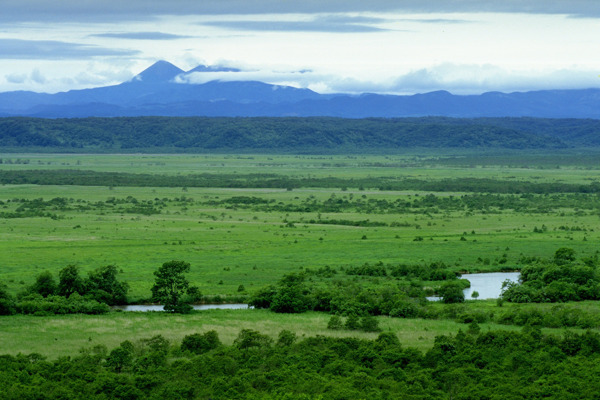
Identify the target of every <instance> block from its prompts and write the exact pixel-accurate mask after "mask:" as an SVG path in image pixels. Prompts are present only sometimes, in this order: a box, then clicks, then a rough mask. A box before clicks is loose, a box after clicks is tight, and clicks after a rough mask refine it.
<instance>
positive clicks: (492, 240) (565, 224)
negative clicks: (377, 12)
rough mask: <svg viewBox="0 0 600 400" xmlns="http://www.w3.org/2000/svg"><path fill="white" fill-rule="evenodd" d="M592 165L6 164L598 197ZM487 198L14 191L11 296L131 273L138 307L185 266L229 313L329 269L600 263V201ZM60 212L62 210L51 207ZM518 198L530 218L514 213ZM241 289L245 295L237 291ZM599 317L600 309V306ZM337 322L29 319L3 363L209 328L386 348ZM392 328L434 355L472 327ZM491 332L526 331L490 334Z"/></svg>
mask: <svg viewBox="0 0 600 400" xmlns="http://www.w3.org/2000/svg"><path fill="white" fill-rule="evenodd" d="M594 157H595V155H590V154H584V155H577V154H558V155H549V156H543V155H540V154H534V155H531V156H529V157H526V156H523V155H521V156H520V157H517V156H514V155H475V154H470V155H469V154H467V155H460V156H452V155H449V154H442V155H441V156H440V155H435V154H433V153H430V152H428V153H426V154H425V155H420V156H418V155H413V154H407V155H395V156H322V155H321V156H309V155H302V156H291V155H288V156H275V155H243V156H241V155H240V156H236V155H33V154H3V155H0V159H2V163H1V164H0V171H9V170H31V169H42V170H50V171H58V170H65V169H81V170H91V171H99V172H127V173H140V174H142V173H143V174H161V175H168V176H173V177H176V176H179V175H187V174H199V173H211V174H217V175H218V174H234V175H235V174H239V175H240V176H242V175H246V174H251V173H262V174H264V173H269V174H275V175H277V176H282V177H320V178H327V177H335V178H341V179H347V180H349V182H351V181H350V180H351V179H358V178H369V177H373V178H381V177H396V178H398V177H400V178H415V179H422V180H431V181H441V180H443V179H454V180H461V179H467V178H478V179H489V180H499V181H504V182H509V183H510V182H515V183H516V182H535V183H540V182H542V183H548V184H553V183H568V184H578V185H589V184H590V183H594V182H596V183H597V182H600V165H599V164H597V163H594V162H593V159H594ZM578 159H579V160H580V162H577V161H578ZM596 159H597V158H596ZM432 195H433V197H431V196H432ZM428 196H429V197H428ZM473 196H475V197H476V201H488V200H489V201H491V203H490V205H486V206H484V207H471V206H469V205H468V199H469V198H470V197H473ZM477 196H479V197H477ZM486 196H488V194H487V193H479V192H477V191H471V192H450V191H444V192H425V191H416V190H405V191H386V190H378V189H377V188H370V187H365V188H359V187H353V186H348V187H343V188H341V187H320V188H314V187H301V188H294V189H293V190H286V189H285V188H270V189H265V188H235V189H234V188H222V187H208V188H200V187H129V186H110V187H109V186H75V185H56V186H52V185H33V184H21V185H13V184H5V185H2V186H0V282H3V283H5V284H6V285H7V286H8V290H9V292H11V293H12V294H16V293H18V292H20V291H22V290H23V289H25V288H26V287H27V286H28V285H30V284H32V283H33V282H34V280H35V277H36V276H37V275H38V274H39V273H40V272H42V271H45V270H48V271H50V272H52V273H53V274H54V276H57V275H58V271H59V270H61V269H62V268H64V267H65V266H67V265H71V264H72V265H77V266H79V267H80V268H81V270H82V272H83V273H86V272H88V271H91V270H93V269H95V268H98V267H101V266H106V265H117V266H118V267H119V268H120V270H121V273H120V275H119V279H121V280H123V281H126V282H128V283H129V285H130V292H129V298H130V300H131V301H133V302H135V301H140V300H143V299H147V298H149V297H150V287H151V286H152V284H153V279H154V277H153V272H154V271H155V270H156V269H157V268H158V267H159V266H160V265H161V264H162V263H164V262H166V261H170V260H184V261H187V262H189V263H191V272H190V274H189V276H188V278H189V281H190V283H191V284H193V285H197V286H198V287H199V288H200V290H201V292H202V293H203V294H205V295H220V296H224V298H225V299H226V296H238V295H246V294H251V293H254V292H255V291H256V290H258V289H260V288H262V287H264V286H266V285H268V284H274V283H276V282H277V281H278V280H279V279H281V277H282V276H283V275H285V274H287V273H290V272H299V271H301V270H304V269H307V268H310V269H318V268H321V267H324V266H326V265H328V266H330V267H332V268H335V269H338V270H339V269H340V267H345V266H349V265H351V266H358V265H362V264H363V263H371V264H374V263H376V262H378V261H382V262H384V263H390V264H400V263H409V264H414V263H430V262H436V261H443V262H444V263H446V264H448V265H450V266H452V268H454V269H455V270H456V271H464V272H483V271H500V270H518V269H520V267H521V266H522V259H523V258H524V257H541V258H549V257H552V255H553V254H554V251H555V250H556V249H558V248H560V247H570V248H573V249H574V250H575V251H576V252H577V257H584V256H593V255H594V254H596V253H597V251H598V250H599V249H598V240H599V239H600V231H599V229H598V228H599V222H600V197H599V195H598V194H596V193H575V194H573V193H547V194H530V193H518V194H500V195H494V196H491V195H489V196H488V197H486ZM56 198H60V199H62V200H61V202H59V203H56V202H55V203H53V202H52V199H56ZM36 199H38V200H36ZM39 199H41V200H39ZM428 199H429V200H432V203H431V204H430V202H429V200H428ZM490 199H491V200H490ZM504 199H507V201H509V202H510V201H512V202H513V203H514V204H517V206H514V205H503V201H504ZM403 204H404V205H405V206H398V205H403ZM511 204H512V203H511ZM365 282H369V284H373V285H377V284H378V283H377V281H376V280H365ZM240 286H243V287H244V288H245V290H243V291H239V290H240ZM475 303H478V305H477V306H474V307H478V308H481V309H485V310H486V311H489V310H491V309H492V308H494V307H496V306H495V303H494V302H487V303H486V302H475ZM475 303H473V304H475ZM439 307H443V305H439ZM585 308H586V310H587V309H590V310H591V309H595V308H596V304H595V303H589V304H586V305H585ZM328 319H329V315H327V314H320V313H306V314H299V315H280V314H274V313H271V312H267V311H262V310H246V311H223V310H219V311H204V312H199V313H194V314H192V315H188V316H177V315H167V314H160V313H148V314H142V313H133V314H132V313H110V314H108V315H103V316H86V315H71V316H52V317H33V316H23V315H17V316H11V317H1V318H0V354H3V353H10V354H16V353H19V352H23V353H30V352H39V353H42V354H44V355H48V356H50V357H58V356H59V355H72V354H75V353H76V352H77V351H78V350H79V349H80V348H85V347H87V348H89V347H92V346H95V345H98V344H102V345H105V346H107V347H108V348H112V347H114V346H116V345H118V344H119V343H120V342H122V341H123V340H126V339H136V338H143V337H150V336H154V335H157V334H162V335H163V336H165V337H167V338H168V339H170V340H173V341H179V340H181V338H182V337H183V336H185V335H188V334H190V333H194V332H204V331H207V330H211V329H214V330H216V331H217V332H218V333H219V336H220V337H221V340H222V341H223V342H224V343H231V342H232V341H233V339H234V338H235V337H236V336H237V334H238V332H239V330H240V329H243V328H250V329H256V330H259V331H261V332H264V333H267V334H268V335H270V336H272V337H276V336H277V334H278V333H279V331H281V330H282V329H289V330H292V331H294V332H296V333H297V334H298V335H299V336H303V335H304V336H314V335H352V336H360V337H368V338H372V337H374V336H375V335H376V334H374V333H361V332H356V331H352V332H350V331H331V330H327V329H326V325H327V321H328ZM378 320H379V322H380V326H381V328H382V329H383V330H384V331H386V330H391V331H393V332H396V333H397V334H398V336H399V338H400V340H401V342H402V343H403V344H404V345H406V346H412V347H417V348H419V349H421V350H425V349H427V348H430V347H431V345H432V343H433V340H434V338H435V336H436V335H439V334H452V333H456V331H457V330H458V329H459V328H463V329H465V327H466V325H462V324H459V323H457V322H454V321H450V320H420V319H410V320H408V319H395V318H387V317H378ZM481 326H482V328H483V329H490V328H493V329H496V328H499V327H502V329H518V328H517V327H510V326H499V325H495V324H491V323H486V324H482V325H481Z"/></svg>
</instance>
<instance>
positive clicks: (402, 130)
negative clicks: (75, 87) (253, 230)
mask: <svg viewBox="0 0 600 400" xmlns="http://www.w3.org/2000/svg"><path fill="white" fill-rule="evenodd" d="M599 132H600V121H597V120H573V119H570V120H549V119H534V118H483V119H453V118H434V117H429V118H397V119H374V118H371V119H341V118H329V117H319V118H292V117H289V118H207V117H189V118H185V117H132V118H127V117H123V118H82V119H37V118H2V119H0V146H2V147H4V148H5V149H10V148H13V149H18V150H23V149H40V148H45V149H46V150H47V151H53V150H62V151H73V150H76V151H83V152H96V151H97V152H104V151H125V152H128V151H150V152H156V151H198V152H200V151H258V152H281V151H284V152H332V153H337V152H359V151H365V150H371V151H393V150H394V149H402V148H467V149H476V148H492V149H493V148H498V149H538V148H539V149H550V148H568V147H595V146H598V145H600V134H599Z"/></svg>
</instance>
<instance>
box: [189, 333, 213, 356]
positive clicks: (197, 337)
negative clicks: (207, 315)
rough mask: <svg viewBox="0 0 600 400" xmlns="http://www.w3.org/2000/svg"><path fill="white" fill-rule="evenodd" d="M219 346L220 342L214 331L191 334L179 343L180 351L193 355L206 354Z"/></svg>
mask: <svg viewBox="0 0 600 400" xmlns="http://www.w3.org/2000/svg"><path fill="white" fill-rule="evenodd" d="M219 346H221V340H219V335H218V334H217V332H216V331H214V330H213V331H208V332H206V333H204V334H202V335H201V334H199V333H193V334H191V335H187V336H185V337H184V338H183V340H182V341H181V349H182V350H188V351H190V352H192V353H195V354H202V353H206V352H207V351H210V350H213V349H216V348H217V347H219Z"/></svg>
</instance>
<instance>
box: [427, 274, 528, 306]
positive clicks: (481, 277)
mask: <svg viewBox="0 0 600 400" xmlns="http://www.w3.org/2000/svg"><path fill="white" fill-rule="evenodd" d="M520 276H521V273H520V272H488V273H484V274H464V275H462V276H461V277H460V279H466V280H468V281H469V282H471V287H470V288H467V289H465V290H463V292H464V294H465V300H471V299H473V297H471V295H472V294H473V292H475V291H476V292H477V293H479V297H478V298H477V299H478V300H485V299H497V298H498V297H500V294H501V293H502V283H503V282H504V281H505V280H507V279H508V280H509V281H512V282H518V281H519V277H520ZM427 300H430V301H438V300H441V299H440V298H439V297H435V296H432V297H428V298H427Z"/></svg>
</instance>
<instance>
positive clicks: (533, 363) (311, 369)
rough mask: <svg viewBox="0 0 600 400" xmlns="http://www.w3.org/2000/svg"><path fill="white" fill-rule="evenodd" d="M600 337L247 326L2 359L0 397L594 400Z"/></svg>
mask: <svg viewBox="0 0 600 400" xmlns="http://www.w3.org/2000/svg"><path fill="white" fill-rule="evenodd" d="M599 361H600V335H599V334H598V333H592V332H586V333H583V334H574V333H570V332H566V333H565V334H564V335H563V336H551V335H543V334H542V333H541V332H540V331H539V330H538V329H535V328H531V327H526V328H524V329H523V331H522V332H505V331H487V332H480V329H479V327H478V326H477V325H476V324H472V325H471V326H470V327H469V330H468V331H467V333H463V332H460V331H459V332H458V334H457V335H456V336H439V337H437V338H436V340H435V344H434V346H433V348H432V349H431V350H429V351H428V352H426V353H425V354H423V353H421V352H420V351H418V350H415V349H412V348H404V347H403V346H402V345H401V343H399V341H398V339H397V337H396V336H395V335H394V334H393V333H391V332H385V333H382V334H380V335H379V337H378V338H377V339H376V340H361V339H355V338H326V337H320V336H318V337H313V338H307V339H304V340H301V341H299V342H298V341H297V340H296V336H295V335H294V333H293V332H289V331H282V332H281V333H280V335H279V338H278V340H277V341H276V342H274V341H273V340H272V339H271V338H270V337H268V336H265V335H263V334H261V333H260V332H257V331H253V330H249V329H244V330H242V331H241V332H240V334H239V336H238V337H237V339H236V340H235V341H234V343H233V345H231V346H223V345H222V344H221V343H220V341H219V338H218V336H216V333H215V332H211V331H209V332H205V333H203V334H200V333H198V334H193V335H189V336H187V337H185V338H184V339H183V341H182V343H181V345H174V344H171V343H169V341H167V340H166V339H165V338H163V337H162V336H155V337H152V338H150V339H142V340H139V341H137V342H135V343H132V342H129V341H125V342H123V343H122V344H121V345H120V346H119V347H117V348H115V349H112V350H111V351H110V352H109V351H108V350H107V349H106V348H104V347H101V346H100V347H96V348H93V349H89V350H84V351H82V352H81V354H80V355H79V356H77V357H73V358H69V357H60V358H58V359H57V360H55V361H47V360H45V359H44V357H42V356H41V355H39V354H30V355H18V356H8V355H4V356H0V387H2V392H1V394H0V397H1V398H2V399H7V400H8V399H19V400H21V399H28V398H37V399H50V398H65V399H77V398H82V399H83V398H85V399H132V400H133V399H161V400H163V399H164V400H168V399H209V398H216V399H309V398H327V399H362V398H370V399H387V398H403V399H441V398H449V397H451V398H454V399H490V400H495V399H561V400H562V399H595V398H597V394H598V393H599V392H600V381H599V380H598V379H596V377H597V376H598V374H599V373H600V362H599Z"/></svg>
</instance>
